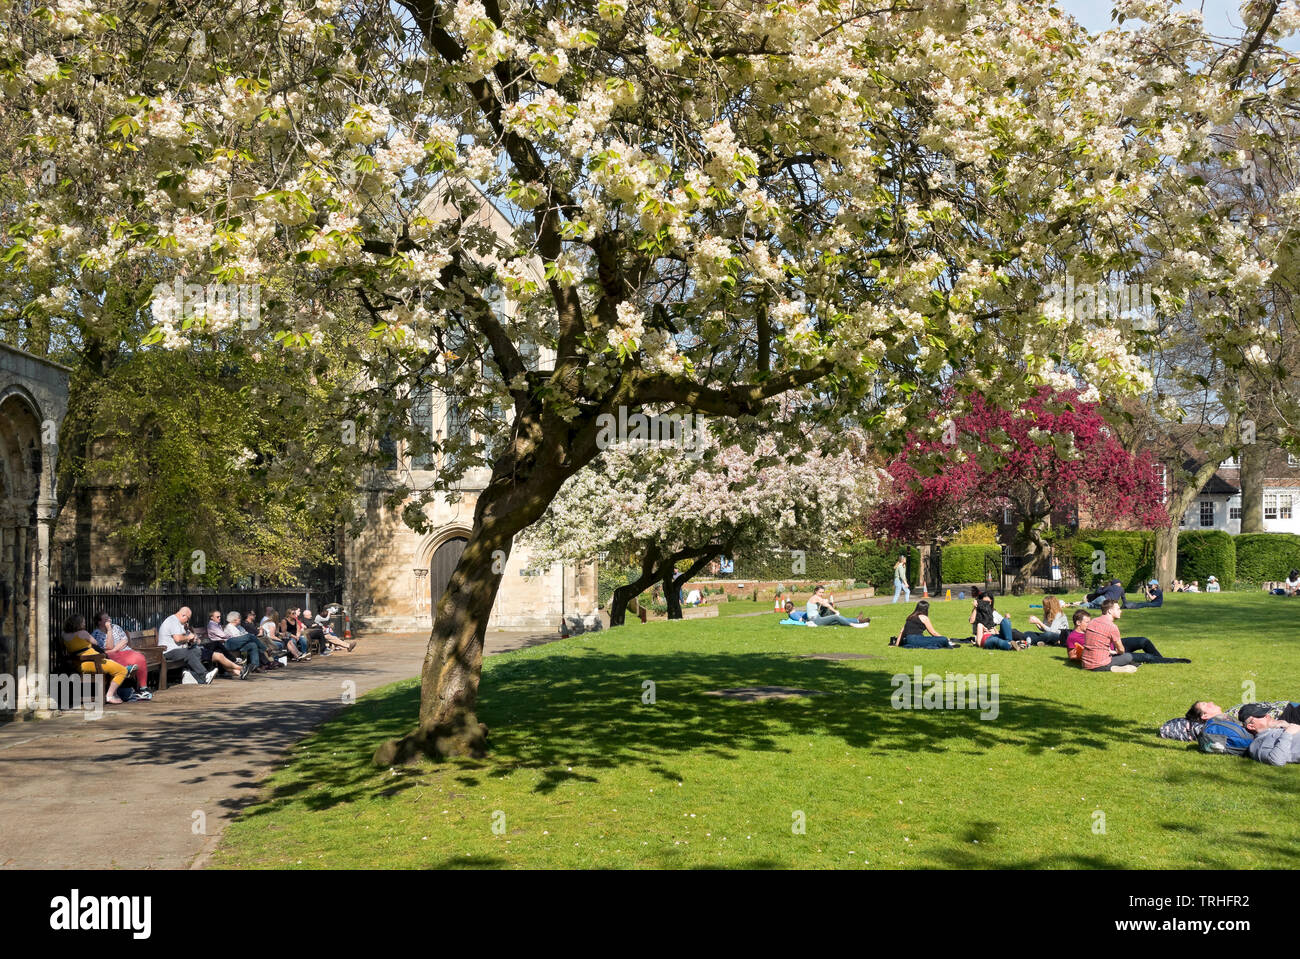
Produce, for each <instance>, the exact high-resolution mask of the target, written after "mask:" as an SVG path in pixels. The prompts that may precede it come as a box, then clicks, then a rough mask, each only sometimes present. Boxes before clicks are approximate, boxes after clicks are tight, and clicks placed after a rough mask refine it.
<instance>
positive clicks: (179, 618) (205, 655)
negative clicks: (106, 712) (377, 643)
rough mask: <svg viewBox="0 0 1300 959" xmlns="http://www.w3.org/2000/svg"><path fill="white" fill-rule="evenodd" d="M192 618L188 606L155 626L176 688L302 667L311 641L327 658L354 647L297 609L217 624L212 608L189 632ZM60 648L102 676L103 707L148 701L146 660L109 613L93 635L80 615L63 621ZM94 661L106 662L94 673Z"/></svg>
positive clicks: (237, 616) (236, 616)
mask: <svg viewBox="0 0 1300 959" xmlns="http://www.w3.org/2000/svg"><path fill="white" fill-rule="evenodd" d="M192 616H193V613H192V611H191V610H190V608H189V607H188V606H182V607H181V608H180V609H178V610H177V611H176V612H175V613H173V614H172V615H171V616H168V617H167V618H166V619H165V620H163V622H162V625H160V626H159V627H158V645H159V646H161V647H162V648H163V659H164V660H166V661H167V662H168V663H181V664H183V665H184V667H185V672H184V674H183V675H182V677H181V682H182V683H192V684H198V685H206V684H208V683H211V682H212V681H213V680H214V679H215V678H216V677H217V675H218V674H220V673H222V672H224V673H225V674H226V675H227V676H228V677H230V678H231V679H247V678H248V677H249V675H251V674H252V673H260V672H268V671H270V670H272V669H280V668H282V667H284V666H286V665H287V664H288V663H290V662H306V661H308V660H310V659H311V657H312V653H311V646H312V643H315V644H316V647H317V648H318V650H319V652H320V655H322V656H329V655H331V651H332V650H333V649H343V650H347V651H348V652H351V651H352V650H353V649H354V648H355V647H356V643H355V642H352V641H345V640H343V639H340V638H339V637H338V635H336V634H335V632H334V630H333V627H332V625H331V623H330V619H329V617H328V616H326V615H325V614H324V613H323V612H322V613H321V614H320V615H318V616H315V617H313V616H312V612H311V610H309V609H301V608H299V607H296V606H295V607H291V608H289V609H288V610H286V611H285V613H284V615H281V614H280V613H279V612H278V611H277V610H275V609H274V608H273V607H270V606H268V607H266V611H265V613H264V614H263V616H262V618H261V620H260V621H259V620H258V618H257V615H256V613H254V612H253V611H252V610H251V609H250V610H248V611H247V612H245V613H243V614H241V613H239V612H238V611H237V610H232V611H231V612H229V613H227V614H226V615H225V617H224V622H223V617H222V613H221V610H219V609H214V610H212V611H211V612H210V613H209V614H208V620H207V622H206V623H205V624H204V625H203V626H202V627H201V628H198V629H191V628H190V620H191V618H192ZM63 645H64V648H65V649H66V650H67V652H68V654H69V655H71V656H73V657H74V658H76V659H78V660H80V661H81V672H82V673H95V672H97V671H102V672H103V674H104V675H105V676H107V677H108V680H109V685H108V689H107V690H106V691H105V695H104V699H105V701H106V702H109V703H115V704H116V703H122V702H126V701H128V699H152V698H153V694H152V693H151V692H150V691H149V687H148V676H149V667H148V663H147V661H146V660H145V657H144V654H143V653H141V652H139V651H138V650H135V649H132V648H131V640H130V636H128V635H127V632H126V630H124V629H123V628H122V627H121V626H119V625H118V624H116V623H114V622H113V619H112V617H111V616H110V615H109V614H108V612H107V611H105V610H100V611H99V612H97V613H95V615H94V617H93V620H92V628H91V629H87V627H86V618H85V617H84V616H71V617H69V618H68V619H67V621H65V622H64V624H63ZM99 656H103V657H104V659H105V661H104V662H103V663H102V664H101V665H100V666H98V667H97V666H96V662H95V660H96V658H97V657H99ZM124 693H126V694H127V699H124V698H123V694H124Z"/></svg>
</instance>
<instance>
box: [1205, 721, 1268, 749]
mask: <svg viewBox="0 0 1300 959" xmlns="http://www.w3.org/2000/svg"><path fill="white" fill-rule="evenodd" d="M1254 738H1255V737H1254V736H1252V735H1251V734H1250V732H1249V730H1247V729H1246V727H1245V726H1243V725H1241V723H1238V722H1233V721H1232V720H1231V719H1228V718H1227V717H1226V716H1215V717H1214V718H1213V719H1211V720H1210V721H1209V722H1207V723H1206V724H1205V729H1203V730H1201V735H1200V737H1199V738H1198V739H1197V742H1199V743H1200V745H1201V752H1203V753H1231V754H1232V755H1234V756H1244V755H1245V754H1246V750H1248V749H1249V748H1250V743H1251V740H1252V739H1254Z"/></svg>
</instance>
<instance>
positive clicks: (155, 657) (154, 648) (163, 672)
mask: <svg viewBox="0 0 1300 959" xmlns="http://www.w3.org/2000/svg"><path fill="white" fill-rule="evenodd" d="M126 635H127V637H128V638H129V639H130V641H131V648H132V649H134V650H135V651H136V652H137V653H139V654H140V655H141V656H143V657H144V661H145V663H146V664H148V665H147V668H148V670H149V673H150V674H151V675H152V674H154V673H155V672H156V673H157V675H158V692H162V691H163V690H164V689H166V688H167V673H168V671H169V670H172V669H176V670H184V668H185V664H184V663H179V662H176V663H173V662H168V661H167V660H166V659H164V658H163V653H165V652H166V650H165V649H163V648H162V647H161V646H159V645H158V630H156V629H143V630H134V631H132V632H129V633H127V634H126ZM147 681H148V677H146V682H147Z"/></svg>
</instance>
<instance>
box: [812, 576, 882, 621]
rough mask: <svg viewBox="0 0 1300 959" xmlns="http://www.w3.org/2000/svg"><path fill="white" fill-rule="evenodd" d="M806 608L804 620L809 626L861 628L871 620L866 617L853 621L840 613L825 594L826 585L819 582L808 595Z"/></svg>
mask: <svg viewBox="0 0 1300 959" xmlns="http://www.w3.org/2000/svg"><path fill="white" fill-rule="evenodd" d="M807 610H808V615H807V617H806V620H807V623H808V625H809V626H856V627H857V628H858V629H863V628H865V627H867V626H870V625H871V620H870V619H867V618H866V617H863V618H862V619H860V620H858V621H856V622H855V621H854V620H851V619H849V618H848V617H847V616H845V615H843V614H841V613H840V611H839V610H838V609H836V608H835V604H834V603H832V602H831V601H830V598H829V597H828V596H827V595H826V587H825V585H823V584H821V583H819V584H818V585H817V588H816V589H814V590H813V594H812V596H810V597H808V604H807Z"/></svg>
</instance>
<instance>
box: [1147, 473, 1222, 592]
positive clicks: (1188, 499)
mask: <svg viewBox="0 0 1300 959" xmlns="http://www.w3.org/2000/svg"><path fill="white" fill-rule="evenodd" d="M1219 462H1220V461H1219V460H1218V459H1216V458H1214V457H1213V456H1212V457H1211V458H1210V459H1208V460H1206V461H1205V462H1204V463H1202V464H1201V465H1200V467H1199V468H1198V469H1197V470H1196V472H1195V473H1194V474H1192V475H1191V476H1189V477H1187V480H1186V482H1185V483H1184V485H1183V486H1182V487H1181V488H1180V489H1179V490H1178V492H1177V493H1176V494H1172V493H1171V495H1170V497H1169V501H1168V502H1167V503H1166V504H1165V511H1166V512H1167V513H1168V514H1169V524H1168V525H1167V526H1162V527H1161V528H1160V529H1158V530H1156V543H1155V545H1156V562H1155V566H1156V579H1158V580H1160V585H1161V586H1168V585H1169V584H1170V583H1172V582H1173V581H1174V577H1175V576H1177V575H1178V520H1179V519H1180V518H1182V515H1183V514H1184V513H1186V512H1187V508H1188V507H1189V506H1191V505H1192V501H1193V500H1194V499H1196V497H1197V496H1199V495H1200V492H1201V487H1202V486H1204V485H1205V484H1206V483H1208V482H1209V481H1210V477H1211V476H1213V475H1214V471H1215V470H1217V469H1218V468H1219Z"/></svg>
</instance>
